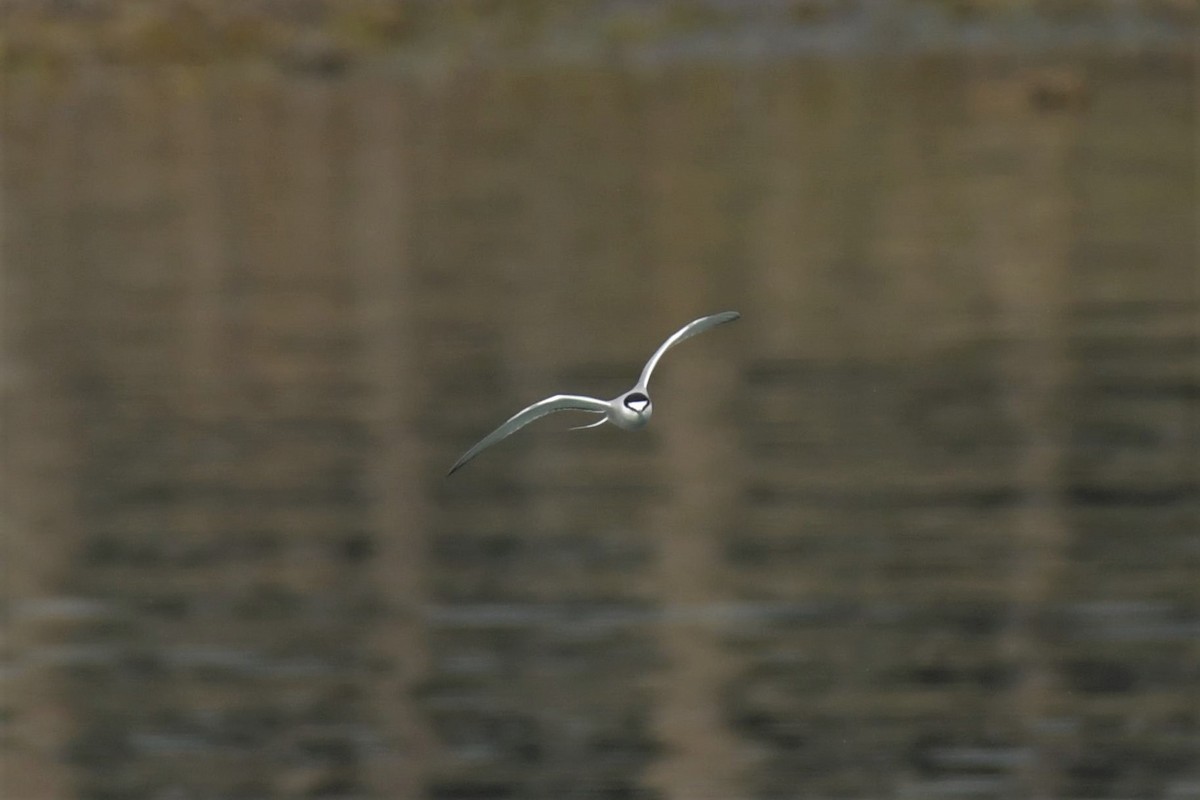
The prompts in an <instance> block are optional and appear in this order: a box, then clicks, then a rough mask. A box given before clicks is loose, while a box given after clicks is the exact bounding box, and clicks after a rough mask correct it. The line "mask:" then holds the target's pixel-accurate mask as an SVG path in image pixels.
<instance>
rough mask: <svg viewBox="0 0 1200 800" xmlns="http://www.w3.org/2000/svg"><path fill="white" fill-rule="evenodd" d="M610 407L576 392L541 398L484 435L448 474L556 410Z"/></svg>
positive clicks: (598, 409) (604, 408)
mask: <svg viewBox="0 0 1200 800" xmlns="http://www.w3.org/2000/svg"><path fill="white" fill-rule="evenodd" d="M608 408H609V406H608V403H606V402H604V401H603V400H597V399H596V398H594V397H583V396H582V395H574V394H556V395H554V396H553V397H547V398H546V399H545V400H539V401H537V402H536V403H534V404H533V405H531V406H530V407H529V408H526V409H524V410H522V411H518V412H517V413H516V414H514V415H513V416H512V417H510V418H509V420H508V421H507V422H505V423H504V424H503V425H501V426H500V427H499V428H496V430H494V431H492V432H491V433H489V434H488V435H487V436H485V437H483V438H482V439H481V440H480V441H479V443H478V444H476V445H475V446H474V447H472V448H471V449H470V450H468V451H467V452H465V453H463V455H462V458H460V459H458V461H455V462H454V466H453V467H451V468H450V471H449V472H447V473H446V476H447V477H449V476H450V475H453V474H454V472H455V471H456V470H458V469H459V468H460V467H462V465H463V464H466V463H467V462H468V461H470V460H471V459H472V458H474V457H475V456H477V455H479V453H480V452H481V451H482V450H483V449H484V448H486V447H490V446H491V445H494V444H495V443H496V442H498V441H500V440H501V439H503V438H505V437H507V436H510V435H512V434H514V433H516V432H517V431H519V430H520V429H521V428H524V427H525V426H526V425H528V424H529V423H531V422H533V421H534V420H535V419H540V418H541V417H544V416H546V415H547V414H553V413H554V412H555V411H598V412H601V413H607V412H608Z"/></svg>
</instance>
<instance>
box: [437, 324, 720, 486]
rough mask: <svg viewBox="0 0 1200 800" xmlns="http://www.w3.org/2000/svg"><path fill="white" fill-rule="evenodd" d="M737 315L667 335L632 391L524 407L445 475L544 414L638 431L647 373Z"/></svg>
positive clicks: (645, 411)
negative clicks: (583, 414) (588, 418)
mask: <svg viewBox="0 0 1200 800" xmlns="http://www.w3.org/2000/svg"><path fill="white" fill-rule="evenodd" d="M741 316H742V315H741V314H739V313H738V312H736V311H725V312H722V313H720V314H712V315H710V316H707V317H701V318H700V319H698V320H694V321H693V322H689V323H688V324H687V325H684V326H683V327H682V328H680V329H679V330H677V331H675V333H673V334H671V336H670V337H669V338H668V339H667V340H666V341H665V342H663V343H662V345H660V346H659V348H658V349H657V350H655V351H654V355H652V356H650V360H649V361H647V362H646V366H644V367H642V374H641V376H640V377H639V378H638V381H637V383H636V384H634V386H633V388H632V389H630V390H629V391H627V392H625V393H624V394H621V395H618V396H617V397H614V398H613V399H612V400H600V399H598V398H595V397H585V396H583V395H578V394H556V395H554V396H552V397H547V398H546V399H545V400H539V401H537V402H536V403H534V404H533V405H531V406H529V407H528V408H526V409H523V410H521V411H518V412H517V413H516V414H514V415H513V416H512V417H510V418H509V420H508V421H507V422H505V423H504V424H503V425H501V426H500V427H499V428H496V430H494V431H492V432H491V433H489V434H488V435H487V436H485V437H483V439H481V440H480V441H479V443H478V444H476V445H475V446H474V447H472V448H471V449H470V450H468V451H467V452H465V453H463V455H462V458H460V459H458V461H455V462H454V466H453V467H451V468H450V471H449V472H447V473H446V476H447V477H449V476H451V475H453V474H454V473H455V472H456V471H457V470H459V469H460V468H462V466H463V465H464V464H466V463H467V462H468V461H470V460H471V459H473V458H474V457H475V456H477V455H479V454H480V453H481V452H482V451H483V450H484V449H485V448H487V447H490V446H492V445H494V444H495V443H496V442H498V441H500V440H501V439H504V438H506V437H508V436H511V435H512V434H514V433H516V432H517V431H519V430H520V429H521V428H524V427H525V426H526V425H528V424H529V423H531V422H533V421H534V420H536V419H541V418H542V417H544V416H546V415H547V414H553V413H554V412H556V411H588V412H590V413H592V414H600V415H602V416H601V417H600V419H599V421H597V422H593V423H592V424H590V425H580V426H578V427H576V428H572V429H571V430H580V429H581V428H595V427H596V426H598V425H603V424H604V423H606V422H611V423H612V424H613V425H616V426H617V427H618V428H621V429H622V430H626V431H636V430H638V429H639V428H643V427H645V426H646V423H648V422H649V421H650V415H651V414H652V413H653V411H654V406H653V404H652V403H651V402H650V374H651V373H652V372H654V368H655V367H656V366H658V361H659V359H661V358H662V357H663V353H665V352H667V351H668V350H670V349H671V348H672V347H674V346H675V345H677V344H679V343H680V342H682V341H683V340H684V339H690V338H692V337H693V336H695V335H696V334H698V333H703V332H704V331H706V330H708V329H710V328H715V327H717V326H718V325H724V324H725V323H726V322H733V321H734V320H735V319H739V318H740V317H741Z"/></svg>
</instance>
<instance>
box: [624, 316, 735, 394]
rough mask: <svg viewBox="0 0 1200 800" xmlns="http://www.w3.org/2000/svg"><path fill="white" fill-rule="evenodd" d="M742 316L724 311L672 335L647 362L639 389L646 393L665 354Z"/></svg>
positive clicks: (697, 321) (702, 318) (691, 323)
mask: <svg viewBox="0 0 1200 800" xmlns="http://www.w3.org/2000/svg"><path fill="white" fill-rule="evenodd" d="M741 316H742V315H741V314H739V313H738V312H736V311H723V312H721V313H720V314H712V315H710V316H707V317H701V318H700V319H698V320H695V321H693V322H689V323H688V324H687V325H684V326H683V327H682V328H680V329H679V330H677V331H675V333H673V334H671V338H669V339H667V340H666V341H665V342H663V343H662V346H660V347H659V348H658V350H656V351H655V352H654V355H652V356H650V360H649V361H647V362H646V366H644V367H642V377H640V378H638V382H637V385H638V388H639V389H641V390H642V391H643V392H644V391H646V388H647V386H648V384H649V383H650V373H651V372H653V371H654V368H655V367H656V366H658V360H659V359H660V358H662V357H663V353H665V352H667V351H668V350H670V349H671V348H672V347H674V346H675V345H677V344H679V343H680V342H682V341H683V340H684V339H690V338H692V337H693V336H695V335H696V334H697V333H703V332H704V331H706V330H708V329H709V328H715V327H717V326H718V325H724V324H725V323H726V322H733V321H734V320H735V319H740V318H741Z"/></svg>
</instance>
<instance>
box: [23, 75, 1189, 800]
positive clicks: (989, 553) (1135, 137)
mask: <svg viewBox="0 0 1200 800" xmlns="http://www.w3.org/2000/svg"><path fill="white" fill-rule="evenodd" d="M1193 66H1194V65H1192V64H1191V63H1190V62H1187V61H1186V60H1180V61H1179V62H1174V61H1171V60H1169V59H1168V60H1158V61H1155V60H1147V61H1139V60H1137V59H1126V58H1099V57H1096V58H1094V59H1092V60H1083V61H1080V63H1079V64H1078V65H1077V66H1074V67H1072V68H1071V69H1070V70H1067V71H1066V73H1064V72H1063V71H1062V70H1057V71H1056V70H1042V69H1040V68H1036V67H1029V66H1022V67H1021V68H1014V67H1012V66H1011V65H1010V64H1009V63H1007V62H1005V61H1004V60H1002V59H997V60H994V61H989V60H979V59H972V58H967V57H951V56H944V57H922V58H913V59H908V60H902V61H897V62H895V63H891V64H888V65H887V67H886V68H883V67H879V68H872V67H871V66H869V65H863V64H856V63H841V62H838V63H833V62H828V63H826V62H817V61H808V60H777V61H765V60H764V61H762V62H751V63H739V64H737V65H734V66H730V65H704V64H691V65H683V66H681V65H675V66H662V67H661V68H656V69H642V70H627V69H623V68H619V67H615V66H613V67H597V66H585V65H579V64H577V65H574V66H570V67H565V68H564V67H562V66H561V65H560V66H558V67H555V68H553V69H537V68H522V69H519V70H518V69H505V68H495V69H489V70H471V69H464V70H462V71H460V72H457V73H455V74H454V75H452V76H447V77H444V78H441V79H438V80H415V79H412V78H411V77H407V76H406V75H405V74H403V73H395V72H393V71H391V70H389V69H384V68H379V69H375V68H362V69H357V70H351V71H350V72H348V73H347V74H345V75H340V76H338V77H334V78H331V79H328V80H321V79H314V78H312V77H304V76H301V77H286V76H282V75H277V74H274V73H263V72H255V71H247V72H245V73H242V72H222V71H218V70H212V71H209V72H182V71H170V70H164V71H163V72H161V73H149V72H139V73H130V72H122V71H120V70H112V71H106V72H97V73H95V74H90V75H87V76H83V75H80V76H76V77H73V78H70V79H61V80H60V79H58V78H53V77H50V76H48V75H42V74H40V73H29V74H27V75H24V76H23V77H22V78H20V79H19V80H14V81H13V82H12V85H11V91H10V98H9V102H8V103H7V104H6V105H8V114H7V115H6V126H7V127H6V134H5V136H6V139H7V141H8V145H7V147H6V148H5V165H6V166H5V169H6V185H7V190H6V195H7V196H8V197H9V198H10V202H9V203H8V206H9V209H8V215H9V217H10V220H11V222H10V224H9V225H8V236H7V238H8V247H7V252H8V253H10V254H11V257H10V259H9V263H10V265H11V266H10V269H9V274H10V277H9V281H8V283H9V289H8V295H9V297H10V303H9V307H10V308H11V318H12V322H11V324H10V328H9V329H10V330H11V331H12V332H13V333H12V338H13V345H14V351H15V352H17V353H19V356H20V358H19V361H18V363H19V369H17V370H15V371H13V372H12V373H10V378H9V382H10V385H11V387H12V388H11V389H10V392H11V397H12V398H13V399H12V402H11V408H12V414H13V416H12V419H13V422H14V424H13V425H12V426H11V431H10V435H9V439H10V444H9V449H10V452H11V454H12V456H13V458H12V459H10V463H11V464H12V469H11V473H12V481H13V486H14V491H13V492H12V507H13V518H14V519H15V520H17V523H18V524H16V525H14V527H13V528H12V529H11V530H10V531H9V533H8V534H7V536H8V538H9V539H10V540H11V542H12V543H13V547H12V548H11V549H12V550H13V552H14V553H15V554H16V561H17V563H18V565H19V568H18V569H16V570H14V572H13V576H12V580H11V591H10V592H9V593H8V598H9V600H8V612H9V613H8V617H7V618H8V620H9V625H10V626H11V630H12V632H13V636H12V640H11V641H12V644H11V645H10V646H9V647H8V648H7V649H6V650H5V651H4V662H3V669H4V672H3V679H4V681H5V684H6V687H8V688H6V691H5V692H4V695H5V698H6V703H7V711H6V712H5V717H4V721H3V723H2V725H3V730H5V736H6V739H7V741H8V742H9V743H12V744H14V745H15V751H16V752H18V753H23V754H24V755H20V756H19V757H18V758H16V759H15V760H14V763H15V764H16V765H17V766H16V768H15V771H14V772H12V773H11V774H12V775H13V776H14V777H13V780H14V781H20V784H19V785H20V787H22V791H26V790H27V792H26V794H24V795H22V796H27V797H31V798H32V797H43V796H46V797H49V796H56V795H57V796H80V797H95V798H100V797H109V798H117V797H121V798H126V797H128V798H135V797H145V798H200V797H204V798H218V797H220V798H232V797H246V798H250V797H292V796H311V797H358V796H376V797H416V796H421V795H422V794H423V795H424V796H428V797H433V798H446V800H450V798H468V797H469V798H484V797H487V798H501V797H510V798H516V797H522V798H524V797H531V798H532V797H545V798H567V797H656V796H662V797H678V798H702V797H714V798H716V797H720V798H727V797H791V796H795V797H800V796H827V797H832V796H839V797H862V798H866V797H885V796H905V797H934V796H954V797H1021V796H1047V797H1049V796H1055V797H1100V796H1126V797H1167V796H1171V797H1190V796H1193V795H1194V794H1195V793H1196V791H1197V787H1198V786H1200V775H1198V774H1197V773H1196V771H1195V769H1196V767H1195V764H1196V763H1197V762H1196V758H1195V756H1196V753H1197V741H1198V737H1200V717H1197V714H1196V712H1195V709H1196V708H1197V700H1198V698H1197V679H1196V675H1195V666H1194V665H1195V662H1196V654H1197V650H1196V642H1197V639H1198V637H1200V616H1198V610H1200V594H1198V592H1197V588H1196V587H1197V585H1198V584H1200V582H1197V581H1195V572H1196V570H1195V567H1196V558H1197V549H1196V529H1197V514H1196V510H1197V497H1198V495H1197V482H1196V475H1197V471H1196V463H1195V455H1194V454H1195V452H1196V445H1197V428H1196V398H1197V391H1196V387H1197V372H1196V363H1197V362H1196V347H1197V337H1196V328H1195V319H1196V312H1197V299H1198V298H1197V284H1196V280H1195V273H1194V269H1195V260H1194V257H1195V247H1194V221H1195V186H1196V182H1195V148H1194V143H1195V134H1196V128H1195V116H1194V110H1193V106H1194V97H1195V81H1194V69H1193ZM1064 74H1066V76H1067V78H1066V79H1065V82H1064V79H1063V77H1062V76H1063V75H1064ZM1064 86H1065V87H1066V88H1065V89H1064V88H1063V87H1064ZM1063 92H1066V93H1067V94H1066V96H1067V101H1064V102H1051V101H1047V99H1046V98H1047V97H1050V98H1051V99H1053V98H1054V97H1058V98H1060V99H1061V98H1062V97H1063V96H1064V95H1063V94H1062V93H1063ZM1076 92H1079V93H1082V94H1084V95H1086V101H1078V102H1077V101H1076V99H1077V98H1076V95H1075V94H1072V93H1076ZM1072 98H1076V99H1072ZM725 308H736V309H738V310H740V311H741V312H742V313H743V315H744V319H743V320H742V321H741V322H739V323H738V325H737V326H730V327H729V328H725V329H722V330H721V336H715V335H714V336H712V337H711V338H707V337H706V338H705V339H697V340H695V341H694V342H689V343H688V344H686V345H683V346H681V347H680V348H678V349H677V350H674V351H672V353H671V354H670V355H669V356H668V357H666V358H665V359H664V361H663V363H662V365H661V366H660V371H659V373H657V374H656V378H655V381H656V386H655V400H656V415H655V420H654V423H653V424H652V425H651V426H650V428H649V429H648V430H647V431H645V432H644V433H641V434H628V433H625V432H622V431H618V430H615V429H610V428H602V429H598V430H596V431H586V432H576V433H566V432H565V428H566V427H567V426H568V425H569V424H574V421H573V420H572V421H569V422H568V421H566V420H564V419H562V418H551V419H548V420H545V421H543V422H540V423H538V425H536V426H534V427H531V428H529V429H527V430H525V431H522V432H521V434H520V435H519V436H515V437H513V438H512V439H510V440H507V441H505V442H504V443H502V444H501V445H498V446H496V447H494V448H492V449H490V450H489V451H488V452H487V453H485V454H484V456H483V457H481V458H480V459H478V460H477V461H475V462H472V464H471V465H470V466H469V467H468V468H467V469H465V470H463V471H462V472H461V473H459V474H456V475H455V476H454V478H453V479H451V480H444V479H443V478H442V475H443V474H444V472H445V469H446V468H447V467H448V466H449V464H450V463H452V462H453V459H454V458H455V457H456V456H457V455H458V454H459V453H460V452H461V451H462V450H463V449H465V447H467V446H468V445H470V444H471V443H472V442H474V441H475V440H477V439H478V438H479V436H480V435H482V434H483V433H485V432H486V431H488V430H490V429H491V428H492V427H493V426H494V425H495V424H496V423H497V422H499V421H501V420H502V419H504V418H505V417H506V416H507V415H509V414H511V413H512V412H513V411H515V410H517V409H519V408H521V407H523V406H524V405H526V404H527V403H529V402H531V401H532V400H535V399H537V398H539V397H543V396H545V395H547V394H550V393H552V392H557V391H577V392H581V393H590V394H594V395H597V396H602V397H606V396H611V395H614V394H616V393H617V392H619V391H621V390H623V389H624V388H627V387H628V385H629V383H630V381H631V380H632V379H633V378H635V377H636V373H637V371H638V370H639V369H640V366H641V364H642V363H643V361H644V359H645V358H646V357H647V356H648V355H649V353H650V352H651V351H652V350H653V348H654V347H655V346H656V345H657V344H658V343H659V342H660V341H661V340H662V338H663V337H664V336H665V335H666V334H668V333H669V332H670V331H672V330H674V329H675V328H676V327H678V325H679V324H681V323H682V322H684V321H686V320H688V319H691V318H693V317H695V316H699V315H700V314H704V313H711V312H713V311H717V310H722V309H725ZM562 416H563V417H565V416H566V415H562Z"/></svg>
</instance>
